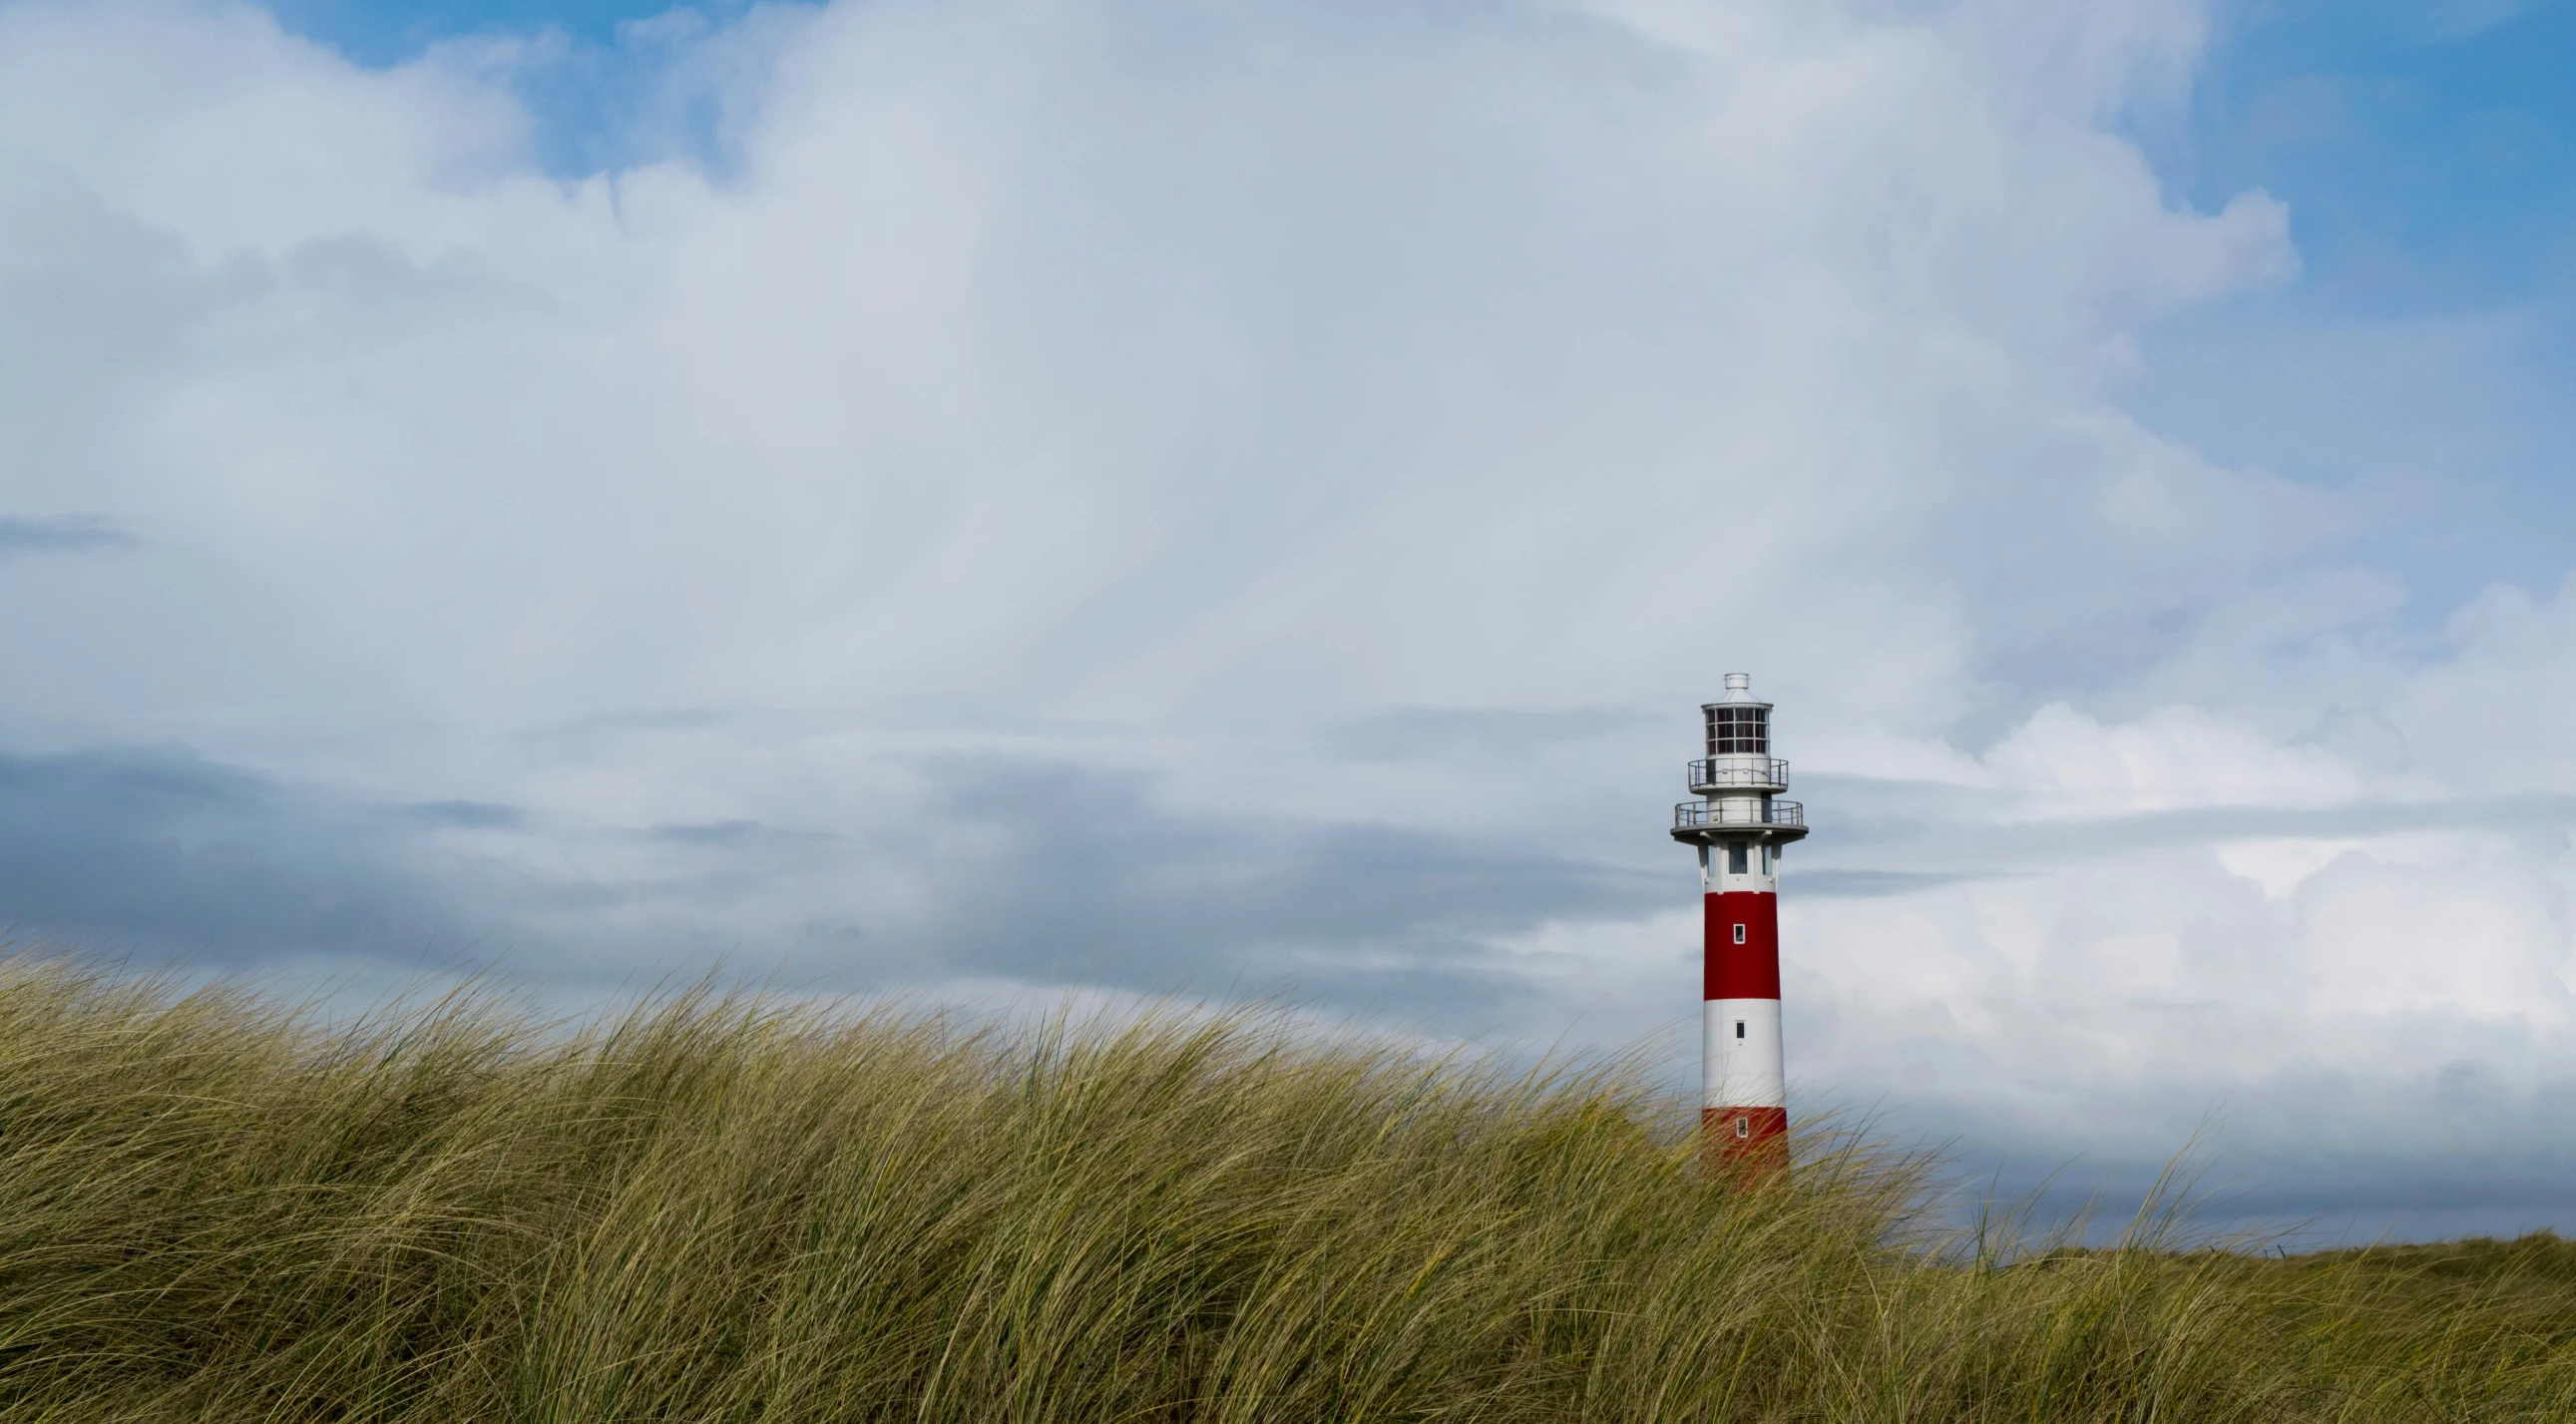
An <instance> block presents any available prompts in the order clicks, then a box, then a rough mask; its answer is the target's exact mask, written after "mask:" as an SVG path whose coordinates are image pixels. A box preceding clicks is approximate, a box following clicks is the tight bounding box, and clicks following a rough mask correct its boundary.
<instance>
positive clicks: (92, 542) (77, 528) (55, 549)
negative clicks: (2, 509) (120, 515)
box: [0, 514, 137, 559]
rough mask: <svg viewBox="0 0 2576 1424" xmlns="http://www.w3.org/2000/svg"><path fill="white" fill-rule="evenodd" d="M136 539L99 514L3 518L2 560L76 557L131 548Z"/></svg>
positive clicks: (0, 518)
mask: <svg viewBox="0 0 2576 1424" xmlns="http://www.w3.org/2000/svg"><path fill="white" fill-rule="evenodd" d="M136 542H137V541H136V539H135V537H134V536H133V535H132V534H131V533H128V532H127V531H126V530H125V529H123V528H121V527H119V526H118V525H117V524H115V523H113V522H111V521H110V520H108V519H106V518H105V517H103V516H100V515H96V514H58V515H53V516H50V517H46V518H29V517H26V516H23V515H0V559H4V558H8V557H9V556H11V555H13V554H76V553H88V552H94V551H97V550H104V549H126V548H132V547H133V546H134V544H135V543H136Z"/></svg>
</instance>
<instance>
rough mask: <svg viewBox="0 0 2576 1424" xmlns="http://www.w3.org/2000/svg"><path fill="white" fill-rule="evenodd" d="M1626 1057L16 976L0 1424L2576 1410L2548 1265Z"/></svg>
mask: <svg viewBox="0 0 2576 1424" xmlns="http://www.w3.org/2000/svg"><path fill="white" fill-rule="evenodd" d="M1640 1081H1641V1080H1640V1078H1639V1076H1638V1075H1637V1074H1635V1073H1633V1072H1631V1071H1629V1070H1627V1069H1625V1068H1623V1067H1622V1066H1621V1065H1619V1064H1617V1063H1607V1064H1599V1065H1593V1066H1590V1067H1584V1066H1567V1067H1562V1068H1557V1069H1549V1070H1541V1071H1538V1072H1534V1073H1533V1072H1530V1071H1528V1070H1527V1069H1526V1068H1511V1067H1507V1066H1505V1065H1503V1064H1501V1063H1498V1062H1478V1061H1463V1060H1438V1061H1431V1060H1425V1059H1423V1058H1421V1057H1419V1056H1416V1055H1412V1054H1409V1053H1407V1052H1404V1051H1401V1050H1399V1049H1397V1048H1394V1047H1389V1046H1384V1045H1374V1044H1371V1043H1368V1042H1365V1041H1359V1040H1341V1041H1330V1042H1318V1041H1315V1040H1314V1039H1313V1038H1311V1037H1300V1036H1298V1035H1295V1034H1292V1033H1290V1032H1288V1031H1287V1029H1286V1028H1285V1027H1284V1026H1283V1025H1282V1024H1281V1022H1280V1021H1278V1020H1277V1019H1275V1018H1268V1017H1263V1016H1261V1015H1257V1014H1255V1015H1236V1016H1225V1015H1218V1016H1213V1017H1171V1018H1162V1019H1148V1020H1144V1021H1138V1022H1127V1023H1123V1024H1118V1025H1114V1026H1093V1027H1082V1026H1077V1025H1071V1024H1066V1023H1057V1024H1053V1025H1049V1026H1040V1027H1037V1028H1034V1029H1030V1028H1001V1027H994V1026H991V1025H984V1024H978V1023H976V1022H972V1021H967V1020H962V1019H952V1018H943V1017H940V1016H937V1015H923V1014H918V1013H905V1012H897V1011H884V1012H877V1013H859V1014H855V1015H840V1014H835V1013H833V1012H829V1011H825V1010H817V1009H812V1008H801V1007H789V1006H784V1005H781V1004H779V1003H776V1002H773V1001H768V1000H764V999H761V998H758V997H746V996H737V995H727V994H723V993H718V992H714V991H712V990H706V989H701V990H698V991H693V992H687V993H681V994H676V995H671V996H666V997H664V998H661V999H659V1000H657V1001H655V1002H653V1003H650V1004H647V1005H644V1006H642V1007H639V1008H636V1009H634V1010H631V1011H628V1012H625V1013H622V1014H620V1015H616V1016H613V1017H609V1018H606V1019H603V1020H601V1021H599V1022H596V1023H592V1024H589V1025H578V1026H572V1027H570V1028H565V1027H562V1026H549V1025H542V1024H536V1023H532V1022H529V1021H527V1020H525V1019H524V1018H521V1017H518V1016H516V1015H514V1014H512V1013H510V1012H508V1011H505V1010H504V1009H502V1008H499V1007H497V1006H495V1005H494V1004H493V1003H491V1002H489V1001H487V1000H483V999H479V998H476V997H474V996H473V995H472V994H470V993H469V994H467V995H464V996H459V997H455V998H451V999H448V1000H444V1001H441V1002H438V1003H434V1004H428V1005H418V1006H412V1007H409V1008H406V1009H402V1010H398V1011H389V1012H387V1013H385V1014H382V1015H379V1016H377V1017H375V1018H373V1019H370V1020H367V1021H364V1022H361V1023H358V1024H355V1025H339V1026H332V1025H328V1024H325V1023H323V1022H321V1021H319V1020H317V1019H315V1018H313V1017H311V1016H310V1015H306V1014H300V1013H297V1012H294V1011H289V1010H285V1009H281V1008H279V1007H277V1006H275V1005H273V1004H270V1003H268V1002H265V1001H263V1000H261V999H259V998H257V997H256V996H253V995H250V994H247V993H244V992H241V991H239V990H234V989H225V988H217V989H209V990H202V991H197V992H192V993H183V992H180V991H179V990H178V989H176V988H174V987H173V986H172V985H170V984H168V983H167V982H164V981H159V980H154V979H149V978H144V979H134V978H123V977H118V976H115V975H110V974H103V973H97V972H92V971H87V970H84V969H81V968H78V967H74V966H69V965H65V964H61V963H51V962H44V961H34V960H16V961H5V962H0V1418H5V1419H27V1420H37V1419H42V1420H61V1421H72V1420H117V1421H133V1422H134V1424H141V1422H142V1421H159V1420H171V1421H177V1420H243V1421H248V1420H276V1421H301V1420H317V1421H318V1420H331V1421H361V1420H366V1421H374V1420H383V1421H393V1420H417V1421H433V1420H434V1421H441V1424H445V1421H457V1420H493V1421H500V1420H513V1421H519V1420H524V1421H546V1422H547V1424H554V1422H555V1421H560V1424H573V1422H574V1421H582V1424H595V1421H604V1420H675V1421H676V1420H689V1421H717V1420H727V1421H730V1420H740V1421H763V1422H764V1424H770V1422H771V1421H775V1424H786V1421H804V1420H812V1421H849V1420H877V1419H884V1420H898V1419H899V1420H913V1421H919V1420H958V1421H976V1424H987V1422H988V1421H1030V1422H1031V1424H1034V1421H1039V1420H1049V1421H1099V1424H1127V1421H1178V1420H1207V1421H1253V1420H1296V1421H1310V1420H1375V1419H1388V1420H1395V1419H1420V1420H1430V1419H1457V1420H1470V1419H1472V1420H1640V1421H1642V1420H1703V1419H1704V1420H1748V1421H1752V1420H1764V1421H1768V1420H1777V1421H1793V1420H1794V1421H1839V1420H1873V1421H1918V1420H1919V1421H1951V1420H1976V1421H1996V1422H1997V1424H2001V1422H2002V1421H2049V1422H2050V1424H2055V1421H2103V1424H2109V1421H2115V1420H2116V1421H2122V1424H2147V1421H2167V1420H2169V1421H2229V1420H2245V1421H2284V1420H2353V1421H2359V1420H2380V1419H2387V1420H2405V1421H2408V1424H2423V1421H2428V1420H2478V1421H2499V1420H2563V1419H2568V1418H2571V1417H2576V1245H2571V1244H2570V1243H2567V1242H2562V1241H2559V1240H2558V1239H2557V1238H2555V1237H2551V1236H2547V1235H2545V1234H2544V1235H2539V1236H2534V1237H2527V1238H2525V1239H2523V1240H2520V1241H2515V1242H2485V1241H2480V1242H2461V1243H2456V1244H2453V1245H2449V1246H2441V1247H2404V1248H2386V1249H2375V1250H2368V1251H2345V1252H2333V1253H2326V1254H2321V1255H2315V1256H2303V1257H2291V1258H2288V1259H2268V1258H2264V1257H2260V1256H2256V1255H2253V1254H2240V1253H2232V1252H2228V1251H2222V1250H2212V1249H2199V1248H2192V1247H2189V1246H2188V1245H2186V1244H2184V1243H2183V1241H2182V1238H2181V1237H2180V1236H2179V1235H2178V1234H2177V1233H2176V1231H2175V1219H2174V1218H2173V1217H2172V1216H2171V1215H2170V1214H2159V1213H2157V1212H2149V1213H2144V1214H2142V1215H2141V1218H2140V1224H2139V1225H2138V1227H2137V1228H2135V1229H2134V1230H2133V1231H2132V1233H2131V1235H2130V1236H2129V1237H2128V1238H2127V1239H2126V1240H2125V1241H2124V1242H2123V1243H2122V1244H2120V1245H2117V1246H2114V1247H2112V1248H2108V1249H2076V1248H2071V1247H2064V1246H2056V1247H2052V1246H2050V1245H2049V1244H2048V1243H2045V1242H2041V1243H2027V1244H2022V1243H2016V1242H2014V1241H2012V1240H2010V1239H2006V1238H2008V1237H2009V1235H2010V1233H2009V1232H2007V1231H2005V1230H2004V1229H2003V1228H2001V1227H1998V1226H1997V1225H1996V1224H1995V1221H1994V1220H1989V1221H1988V1222H1987V1223H1986V1225H1985V1226H1984V1227H1983V1228H1981V1230H1980V1231H1979V1233H1977V1234H1976V1235H1975V1236H1974V1237H1972V1238H1970V1239H1966V1240H1962V1241H1957V1242H1951V1241H1940V1240H1933V1239H1930V1238H1928V1237H1927V1236H1926V1235H1925V1234H1924V1231H1923V1228H1922V1226H1921V1223H1920V1221H1919V1219H1918V1218H1917V1217H1916V1216H1915V1215H1914V1214H1913V1213H1912V1210H1911V1208H1910V1206H1909V1204H1910V1203H1913V1202H1916V1201H1919V1200H1921V1199H1922V1196H1923V1194H1924V1189H1925V1187H1926V1185H1927V1180H1928V1179H1927V1175H1926V1174H1927V1171H1928V1170H1929V1168H1928V1164H1927V1163H1926V1162H1924V1161H1922V1160H1920V1159H1914V1158H1904V1157H1890V1156H1888V1155H1886V1154H1883V1153H1879V1152H1875V1151H1872V1150H1870V1149H1869V1148H1867V1147H1866V1146H1865V1145H1864V1144H1860V1143H1856V1142H1839V1143H1836V1142H1826V1143H1822V1144H1818V1145H1816V1146H1813V1147H1811V1148H1810V1149H1809V1150H1808V1151H1807V1152H1806V1154H1805V1157H1804V1160H1802V1162H1801V1164H1800V1166H1799V1169H1798V1170H1797V1172H1796V1173H1795V1175H1794V1176H1793V1177H1792V1178H1791V1179H1790V1180H1789V1181H1788V1182H1786V1183H1785V1184H1776V1185H1773V1186H1770V1187H1767V1188H1764V1189H1760V1190H1751V1191H1742V1190H1737V1189H1735V1184H1733V1183H1728V1182H1723V1181H1718V1182H1711V1181H1707V1180H1703V1178H1702V1176H1701V1174H1700V1172H1699V1171H1698V1169H1697V1167H1696V1165H1695V1162H1696V1152H1695V1148H1694V1144H1693V1143H1692V1141H1691V1140H1690V1137H1689V1134H1688V1133H1687V1131H1685V1130H1680V1129H1678V1128H1676V1127H1674V1126H1670V1125H1673V1124H1680V1123H1685V1122H1687V1121H1688V1120H1689V1119H1688V1115H1687V1114H1685V1113H1682V1112H1678V1111H1676V1110H1675V1105H1673V1104H1671V1103H1669V1102H1666V1101H1664V1100H1662V1099H1660V1098H1659V1097H1658V1096H1657V1095H1656V1094H1654V1093H1652V1092H1649V1091H1647V1090H1646V1089H1645V1088H1644V1087H1642V1086H1640Z"/></svg>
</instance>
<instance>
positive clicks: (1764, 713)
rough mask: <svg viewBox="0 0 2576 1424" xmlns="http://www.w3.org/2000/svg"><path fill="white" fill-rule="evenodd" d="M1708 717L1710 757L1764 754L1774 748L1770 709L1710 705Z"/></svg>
mask: <svg viewBox="0 0 2576 1424" xmlns="http://www.w3.org/2000/svg"><path fill="white" fill-rule="evenodd" d="M1707 717H1708V754H1709V755H1710V756H1741V755H1746V754H1752V755H1762V754H1766V753H1768V752H1769V751H1770V750H1771V709H1770V708H1768V707H1711V708H1709V709H1707Z"/></svg>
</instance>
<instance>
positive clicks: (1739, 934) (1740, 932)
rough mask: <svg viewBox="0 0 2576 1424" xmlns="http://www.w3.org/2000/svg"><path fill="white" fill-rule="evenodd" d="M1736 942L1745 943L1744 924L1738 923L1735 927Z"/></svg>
mask: <svg viewBox="0 0 2576 1424" xmlns="http://www.w3.org/2000/svg"><path fill="white" fill-rule="evenodd" d="M1735 942H1736V943H1737V944H1742V943H1744V926H1742V925H1737V926H1736V927H1735Z"/></svg>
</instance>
